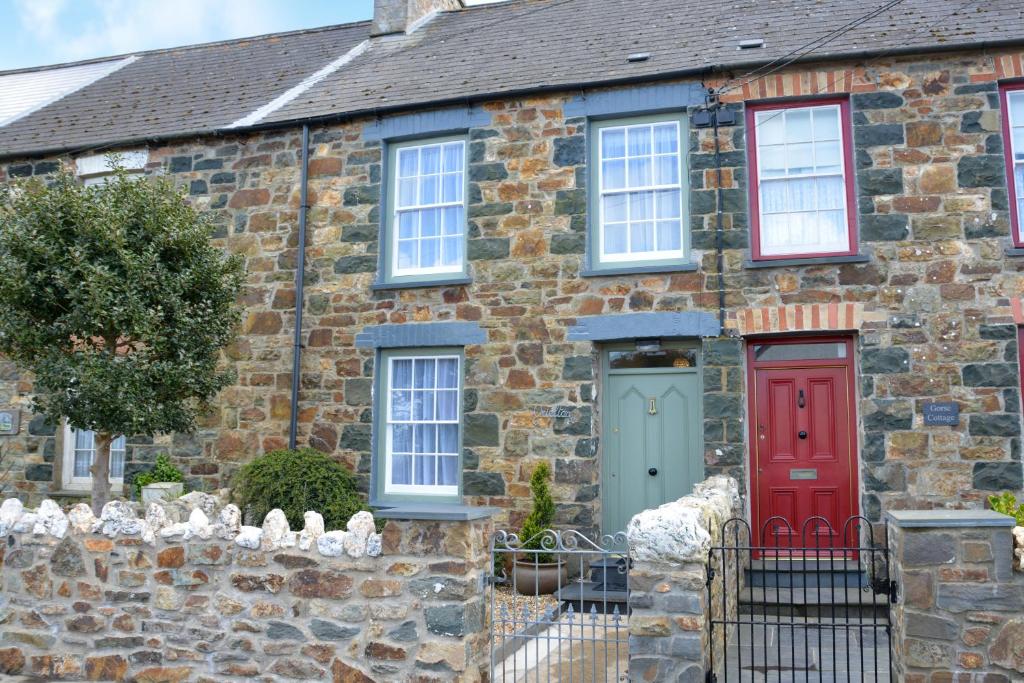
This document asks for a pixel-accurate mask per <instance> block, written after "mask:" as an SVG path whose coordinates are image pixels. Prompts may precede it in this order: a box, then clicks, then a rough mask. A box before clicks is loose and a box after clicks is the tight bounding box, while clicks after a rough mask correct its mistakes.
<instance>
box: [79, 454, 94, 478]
mask: <svg viewBox="0 0 1024 683" xmlns="http://www.w3.org/2000/svg"><path fill="white" fill-rule="evenodd" d="M90 467H92V451H91V450H77V449H76V450H75V476H76V477H89V476H90V474H89V468H90Z"/></svg>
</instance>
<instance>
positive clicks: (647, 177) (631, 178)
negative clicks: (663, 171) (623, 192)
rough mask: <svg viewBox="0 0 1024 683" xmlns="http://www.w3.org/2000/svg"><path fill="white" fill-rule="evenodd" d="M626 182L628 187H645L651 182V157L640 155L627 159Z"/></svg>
mask: <svg viewBox="0 0 1024 683" xmlns="http://www.w3.org/2000/svg"><path fill="white" fill-rule="evenodd" d="M628 163H629V175H628V179H627V180H628V182H629V186H630V187H646V186H648V185H650V184H651V182H652V180H653V178H652V174H651V158H650V157H640V158H639V159H630V160H629V162H628Z"/></svg>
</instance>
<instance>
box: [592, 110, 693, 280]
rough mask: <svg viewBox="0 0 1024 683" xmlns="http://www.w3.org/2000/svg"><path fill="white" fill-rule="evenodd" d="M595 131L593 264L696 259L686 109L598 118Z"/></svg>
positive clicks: (644, 266) (652, 264)
mask: <svg viewBox="0 0 1024 683" xmlns="http://www.w3.org/2000/svg"><path fill="white" fill-rule="evenodd" d="M589 132H590V135H589V138H590V144H589V146H590V150H589V164H588V166H589V173H588V175H589V178H588V187H589V188H590V191H589V192H588V209H589V216H590V220H589V221H588V229H587V233H588V234H587V259H588V265H589V270H591V271H601V270H616V271H619V270H622V269H624V268H626V269H628V268H631V267H635V268H637V269H638V270H650V269H654V268H663V267H672V266H684V265H686V264H689V262H690V222H689V206H688V204H689V202H688V193H689V177H688V167H687V151H688V149H689V125H688V118H687V116H686V114H685V113H671V114H661V115H648V116H633V117H629V118H617V119H602V120H596V121H591V123H590V126H589ZM670 132H672V133H674V135H669V133H670ZM645 136H646V139H647V144H646V145H644V144H643V143H642V142H640V141H642V140H643V139H644V137H645ZM672 138H674V150H673V149H671V148H672V144H671V141H672ZM633 140H637V141H638V142H637V143H635V144H634V142H633ZM620 143H621V144H620Z"/></svg>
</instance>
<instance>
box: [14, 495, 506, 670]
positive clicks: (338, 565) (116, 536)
mask: <svg viewBox="0 0 1024 683" xmlns="http://www.w3.org/2000/svg"><path fill="white" fill-rule="evenodd" d="M189 496H190V498H188V500H189V501H190V502H192V503H194V504H196V505H197V507H195V508H192V509H191V510H190V506H188V505H183V504H181V503H175V504H172V505H168V506H166V508H164V507H161V506H160V505H157V504H153V506H151V507H150V509H149V510H148V511H147V514H146V516H145V518H136V517H135V515H134V513H133V511H132V509H131V508H130V507H129V506H127V505H126V504H124V503H118V502H114V503H110V504H108V506H107V507H105V508H104V511H103V515H102V516H101V518H100V519H99V520H96V519H95V518H93V517H92V514H91V512H89V510H88V506H76V507H75V508H73V509H72V511H71V513H70V514H69V515H68V516H65V515H64V514H63V513H62V512H61V511H60V508H59V507H57V506H56V505H53V504H52V502H51V501H45V502H44V503H43V505H41V506H40V508H39V510H37V511H27V510H21V505H20V503H19V502H18V501H17V500H15V499H12V500H9V501H7V502H5V503H4V505H3V508H2V509H0V527H2V532H3V535H4V536H5V538H6V541H5V543H4V545H3V547H2V548H0V562H2V565H3V566H2V568H3V571H2V573H0V577H2V584H3V589H2V597H0V614H2V615H3V618H2V619H0V678H4V679H6V678H7V677H21V676H25V677H30V678H33V679H37V678H38V679H44V680H91V681H98V680H103V681H140V682H141V681H147V682H149V683H157V682H162V683H176V682H180V681H208V682H210V683H213V682H214V681H253V680H259V681H289V680H291V681H294V680H300V681H335V682H336V683H342V682H344V683H352V682H359V683H371V682H372V681H398V680H402V681H419V682H422V683H428V682H430V681H479V680H481V676H482V671H481V668H480V667H481V666H482V664H483V662H484V661H485V659H486V641H485V636H484V635H483V631H484V611H485V605H484V599H483V596H482V585H483V575H484V573H485V571H486V570H487V569H488V566H489V557H490V556H489V554H488V541H489V537H490V534H491V523H490V520H488V519H480V520H476V521H464V522H436V521H400V520H391V521H388V522H387V524H386V525H385V526H384V528H383V531H382V533H381V534H380V535H377V534H376V533H374V520H373V519H372V517H370V516H369V514H368V513H360V514H359V515H357V516H356V517H354V518H353V520H352V521H350V522H349V528H348V531H330V532H326V533H325V532H324V529H323V520H322V518H320V519H319V524H317V519H318V518H319V515H318V514H316V513H313V512H308V513H306V521H307V525H306V528H305V529H304V530H303V531H302V532H301V533H296V532H292V531H290V530H288V528H287V526H288V525H287V522H286V521H284V516H283V514H281V513H280V511H274V512H271V513H270V515H268V517H267V523H265V524H264V527H263V529H256V528H252V527H241V528H240V529H239V527H238V521H239V513H238V510H237V508H234V509H232V508H233V506H227V507H225V508H222V509H218V508H217V506H216V501H215V500H214V499H213V498H212V497H211V496H204V495H203V494H195V493H193V494H189ZM207 513H209V514H207ZM185 520H187V521H185ZM211 520H212V521H213V523H211ZM281 522H283V526H282V524H281Z"/></svg>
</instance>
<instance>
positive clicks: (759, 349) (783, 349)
mask: <svg viewBox="0 0 1024 683" xmlns="http://www.w3.org/2000/svg"><path fill="white" fill-rule="evenodd" d="M839 358H846V344H844V343H842V342H827V343H810V344H757V345H756V346H754V360H758V361H780V360H835V359H839Z"/></svg>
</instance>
